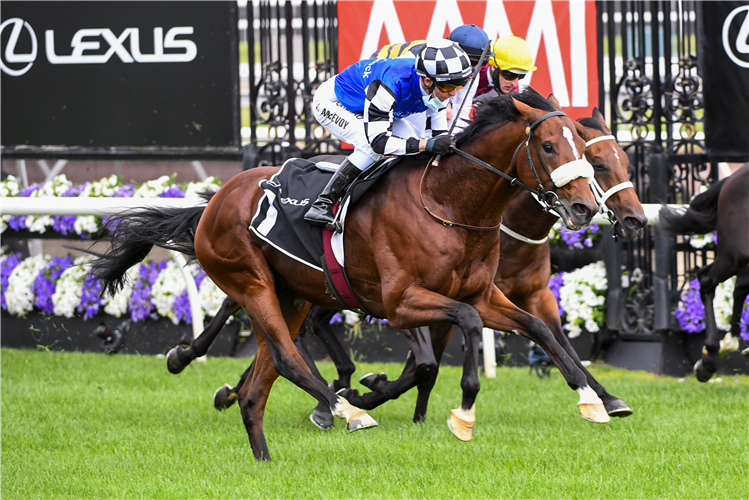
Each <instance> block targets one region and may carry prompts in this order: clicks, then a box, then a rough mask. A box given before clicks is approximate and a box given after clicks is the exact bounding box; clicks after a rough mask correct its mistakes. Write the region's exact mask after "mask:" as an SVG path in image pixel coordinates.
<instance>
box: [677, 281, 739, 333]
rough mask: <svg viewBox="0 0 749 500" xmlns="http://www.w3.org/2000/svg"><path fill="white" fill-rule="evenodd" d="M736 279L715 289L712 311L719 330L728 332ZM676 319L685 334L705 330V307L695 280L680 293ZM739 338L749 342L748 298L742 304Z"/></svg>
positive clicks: (725, 282)
mask: <svg viewBox="0 0 749 500" xmlns="http://www.w3.org/2000/svg"><path fill="white" fill-rule="evenodd" d="M735 285H736V277H735V276H734V277H733V278H731V279H728V280H726V281H724V282H723V283H720V284H719V285H718V287H717V288H716V289H715V297H714V298H713V311H714V312H715V323H716V325H717V327H718V329H719V330H723V331H730V330H731V320H732V319H733V290H734V286H735ZM675 314H676V319H677V320H678V322H679V325H681V328H682V329H683V330H684V331H685V332H687V333H700V332H702V331H704V330H705V306H704V304H703V303H702V298H701V297H700V282H699V280H698V279H697V278H695V279H693V280H692V281H690V282H689V284H688V285H687V286H686V287H685V288H684V290H683V291H682V292H681V300H680V301H679V306H678V307H677V308H676V312H675ZM740 325H741V329H740V335H741V338H742V339H744V340H746V341H747V342H749V297H747V298H746V301H745V302H744V307H743V309H742V310H741V320H740Z"/></svg>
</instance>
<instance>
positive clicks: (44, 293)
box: [31, 255, 73, 314]
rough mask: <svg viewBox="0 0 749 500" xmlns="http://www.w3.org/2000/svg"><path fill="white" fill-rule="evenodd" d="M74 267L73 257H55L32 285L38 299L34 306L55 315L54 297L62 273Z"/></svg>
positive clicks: (32, 290) (32, 291)
mask: <svg viewBox="0 0 749 500" xmlns="http://www.w3.org/2000/svg"><path fill="white" fill-rule="evenodd" d="M72 265H73V257H71V256H69V255H68V256H65V257H55V258H54V259H52V262H50V263H49V264H48V265H47V267H45V268H44V269H42V272H40V273H39V274H38V275H37V277H36V279H35V280H34V283H33V284H32V285H31V293H33V294H34V296H35V297H36V299H35V301H34V305H35V306H36V307H38V308H39V309H41V310H42V311H44V312H45V313H47V314H53V313H54V310H55V304H54V303H53V302H52V295H54V293H55V288H56V287H57V280H58V279H59V278H60V276H61V275H62V273H63V272H64V271H65V270H66V269H67V268H69V267H70V266H72Z"/></svg>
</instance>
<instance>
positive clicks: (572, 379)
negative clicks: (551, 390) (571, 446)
mask: <svg viewBox="0 0 749 500" xmlns="http://www.w3.org/2000/svg"><path fill="white" fill-rule="evenodd" d="M479 312H480V313H481V317H482V318H483V320H484V325H485V326H486V327H487V328H492V329H494V330H502V331H506V332H509V331H515V332H516V333H520V334H522V335H524V336H526V337H528V338H530V339H531V340H532V341H534V342H535V343H537V344H538V345H540V346H541V348H542V349H543V350H544V351H546V353H547V354H548V355H549V357H550V358H551V359H552V361H554V364H555V365H556V366H557V368H559V371H560V372H561V373H562V376H563V377H564V379H565V380H566V381H567V384H568V385H569V386H570V387H571V388H572V389H573V390H575V391H577V393H578V394H579V395H580V400H579V402H578V403H577V405H578V408H579V410H580V416H582V417H583V418H584V419H586V420H589V421H591V422H598V423H604V422H608V421H609V420H610V417H609V416H608V414H607V413H606V409H605V408H604V406H603V402H602V401H601V399H600V398H599V397H598V395H597V394H596V393H595V391H594V390H593V389H591V387H590V385H588V381H587V380H586V377H585V374H584V373H583V372H582V370H580V368H578V367H577V366H576V365H575V363H574V362H573V360H572V357H571V356H570V355H569V354H568V353H567V352H566V351H565V350H564V349H562V347H561V346H560V345H559V343H558V342H557V341H556V340H555V339H554V335H552V333H551V331H550V330H549V328H548V327H547V326H546V325H545V324H544V323H543V321H541V320H540V319H538V318H536V317H535V316H531V315H530V314H528V313H527V312H525V311H523V310H522V309H520V308H518V307H517V306H516V305H515V304H513V303H512V302H510V301H509V300H508V299H507V297H505V295H504V294H503V293H502V292H501V291H500V290H499V289H498V288H497V287H496V286H494V285H492V290H491V296H490V300H489V302H488V303H487V304H486V305H485V306H483V307H482V308H481V309H480V311H479Z"/></svg>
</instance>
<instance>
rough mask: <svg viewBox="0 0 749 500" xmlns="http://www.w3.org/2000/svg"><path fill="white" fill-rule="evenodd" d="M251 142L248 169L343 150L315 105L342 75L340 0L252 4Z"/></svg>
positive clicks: (249, 34) (249, 39)
mask: <svg viewBox="0 0 749 500" xmlns="http://www.w3.org/2000/svg"><path fill="white" fill-rule="evenodd" d="M246 11H247V46H248V61H249V95H250V144H249V146H248V147H247V153H246V155H245V168H252V167H255V166H258V165H264V164H268V165H279V164H281V163H282V162H283V161H284V160H286V159H287V158H289V157H291V156H303V157H308V156H312V155H314V154H317V153H320V152H330V151H337V150H338V148H339V147H340V144H339V142H338V141H337V140H335V139H333V138H330V137H329V136H327V135H326V134H325V133H324V130H323V129H322V127H320V126H319V125H318V124H317V122H316V121H315V118H314V117H313V116H312V113H311V111H310V106H311V103H312V95H313V94H314V91H315V89H316V88H317V87H318V86H319V85H320V84H321V83H323V82H324V81H325V80H327V79H328V78H330V77H332V76H333V75H335V74H336V70H337V65H338V31H337V30H338V22H337V8H336V2H334V1H329V0H312V1H307V0H303V1H301V2H290V1H287V2H284V1H268V0H260V1H252V2H248V3H247V9H246Z"/></svg>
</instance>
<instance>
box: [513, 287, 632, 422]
mask: <svg viewBox="0 0 749 500" xmlns="http://www.w3.org/2000/svg"><path fill="white" fill-rule="evenodd" d="M514 303H515V304H516V305H517V306H518V307H520V308H521V309H523V310H524V311H527V312H528V314H531V315H533V316H536V317H537V318H538V319H540V320H541V321H543V322H544V323H545V324H546V326H548V327H549V330H551V333H552V334H553V335H554V339H556V341H557V342H558V343H559V345H560V346H561V347H562V349H564V350H565V352H567V354H569V356H570V358H571V359H572V362H573V363H575V366H577V367H578V368H579V369H580V370H581V371H582V372H583V373H584V374H585V378H586V379H587V381H588V384H589V385H590V388H591V389H593V390H594V391H595V392H596V394H597V395H598V397H599V398H601V401H603V405H604V407H605V408H606V413H608V414H609V415H610V416H612V417H628V416H629V415H632V409H631V408H630V407H629V406H627V404H626V403H625V402H624V401H622V400H621V399H619V398H617V397H616V396H613V395H611V394H609V393H608V392H607V391H606V389H605V388H604V387H603V385H601V384H600V383H599V382H598V381H597V380H596V379H595V377H593V375H591V374H590V372H589V371H588V369H587V368H585V366H583V364H582V362H581V361H580V357H579V356H578V355H577V352H575V349H574V348H573V347H572V344H570V341H569V339H568V338H567V335H565V333H564V330H563V329H562V321H561V318H560V317H559V306H558V305H557V301H556V299H555V298H554V293H553V292H552V291H551V290H550V289H549V288H548V287H544V288H542V289H540V290H538V291H537V292H535V293H533V294H531V295H530V296H528V297H526V298H525V300H524V301H522V302H518V301H515V302H514Z"/></svg>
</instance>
